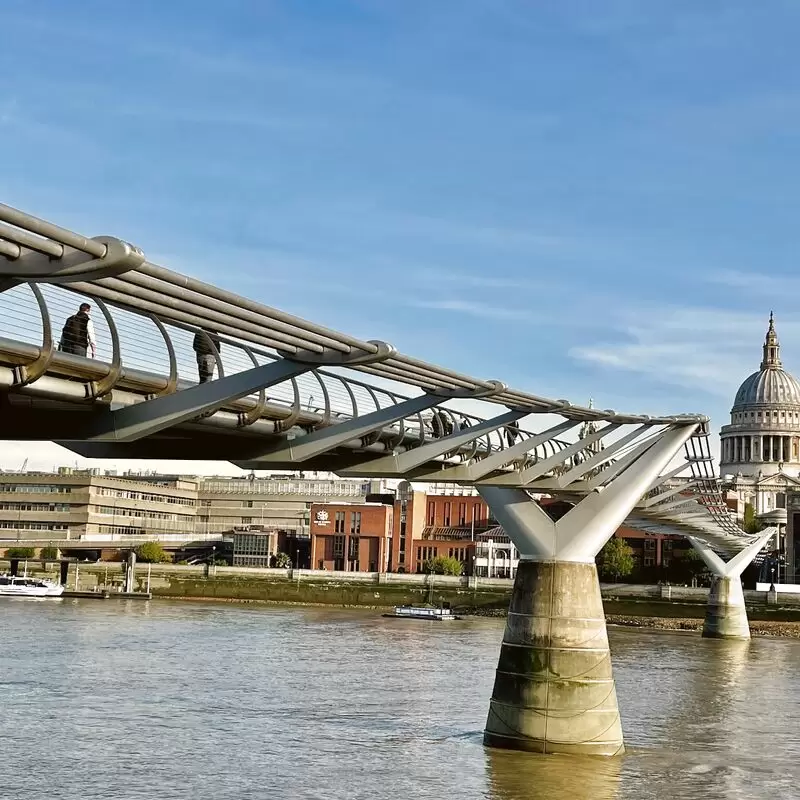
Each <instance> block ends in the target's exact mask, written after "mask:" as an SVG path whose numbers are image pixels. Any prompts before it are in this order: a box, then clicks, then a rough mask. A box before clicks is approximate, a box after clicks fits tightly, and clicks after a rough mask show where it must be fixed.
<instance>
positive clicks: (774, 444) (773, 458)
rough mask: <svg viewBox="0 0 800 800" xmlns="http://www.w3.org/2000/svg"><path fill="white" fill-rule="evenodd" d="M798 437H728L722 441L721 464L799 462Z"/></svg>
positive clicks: (770, 435)
mask: <svg viewBox="0 0 800 800" xmlns="http://www.w3.org/2000/svg"><path fill="white" fill-rule="evenodd" d="M799 448H800V437H798V436H797V435H788V436H787V435H784V434H757V435H752V434H747V435H728V436H726V437H725V438H724V439H723V440H722V462H723V463H727V464H731V463H733V464H746V463H749V462H759V461H760V462H769V463H773V462H774V463H784V464H786V463H790V462H796V461H798V460H800V458H798V449H799Z"/></svg>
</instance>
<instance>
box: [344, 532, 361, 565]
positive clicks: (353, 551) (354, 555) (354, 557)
mask: <svg viewBox="0 0 800 800" xmlns="http://www.w3.org/2000/svg"><path fill="white" fill-rule="evenodd" d="M359 541H360V540H359V538H358V536H351V537H350V544H349V546H348V547H349V552H348V553H347V557H348V558H349V559H350V561H358V543H359Z"/></svg>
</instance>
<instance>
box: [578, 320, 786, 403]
mask: <svg viewBox="0 0 800 800" xmlns="http://www.w3.org/2000/svg"><path fill="white" fill-rule="evenodd" d="M766 325H767V320H766V316H765V315H764V314H754V313H735V312H726V311H722V310H720V309H709V308H692V307H688V308H668V309H650V310H647V311H645V310H642V311H640V312H636V313H634V314H629V315H627V316H626V317H624V318H623V319H621V320H619V322H618V324H617V326H616V328H615V333H616V334H617V337H618V341H607V342H599V343H592V344H586V345H577V346H575V347H573V348H571V349H570V351H569V356H570V357H571V358H573V359H575V360H576V361H580V362H584V363H591V364H594V365H595V366H598V367H600V368H605V369H611V370H624V371H627V372H636V373H640V374H641V375H644V376H646V377H647V378H649V379H652V380H656V381H658V382H660V383H664V384H668V385H673V386H680V387H682V388H687V389H691V390H694V391H697V392H704V393H706V394H710V395H712V396H716V397H719V398H725V399H726V400H728V401H730V400H732V399H733V395H734V393H735V391H736V389H737V388H738V386H739V385H740V384H741V382H742V380H744V378H745V377H746V376H747V375H749V374H750V373H751V372H753V371H754V370H756V369H757V368H758V364H759V363H760V360H761V349H760V348H761V343H762V340H763V337H764V333H765V331H766ZM778 334H779V337H780V339H781V344H782V346H783V351H782V356H783V359H784V363H786V364H787V368H788V369H790V371H791V369H792V367H791V365H792V363H794V364H798V365H800V321H798V320H797V319H796V318H792V317H788V316H787V317H783V318H781V319H779V320H778Z"/></svg>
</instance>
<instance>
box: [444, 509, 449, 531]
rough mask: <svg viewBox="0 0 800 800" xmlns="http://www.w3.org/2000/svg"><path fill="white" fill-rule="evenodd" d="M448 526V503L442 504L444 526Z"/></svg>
mask: <svg viewBox="0 0 800 800" xmlns="http://www.w3.org/2000/svg"><path fill="white" fill-rule="evenodd" d="M449 525H450V503H445V504H444V526H445V528H447V527H448V526H449Z"/></svg>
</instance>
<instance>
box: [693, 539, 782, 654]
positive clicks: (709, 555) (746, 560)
mask: <svg viewBox="0 0 800 800" xmlns="http://www.w3.org/2000/svg"><path fill="white" fill-rule="evenodd" d="M774 533H775V529H774V528H768V529H767V530H765V531H763V532H762V534H761V536H759V537H758V539H756V540H755V541H754V542H753V543H752V544H751V545H749V546H748V547H746V548H745V549H744V550H741V551H740V552H739V553H737V554H736V555H735V556H734V557H733V558H732V559H731V560H730V561H723V560H722V559H721V558H720V557H719V556H718V555H717V554H716V553H715V552H714V551H713V550H712V549H711V548H710V547H709V546H708V545H707V544H706V543H705V542H703V541H701V540H700V539H695V538H694V537H693V536H687V537H686V538H687V539H688V540H689V541H690V542H691V544H692V547H694V549H695V550H697V552H698V553H699V554H700V556H701V557H702V559H703V561H705V562H706V566H707V567H708V568H709V569H710V570H711V573H712V575H713V577H712V579H711V589H710V590H709V592H708V605H707V606H706V618H705V622H703V636H704V637H706V638H709V639H749V638H750V624H749V623H748V621H747V609H746V608H745V605H744V593H743V592H742V573H743V572H744V571H745V569H747V567H748V566H749V565H750V564H751V563H752V561H753V559H754V558H755V557H756V556H757V555H758V554H759V553H760V552H761V549H762V548H763V547H764V545H765V544H766V543H767V540H768V539H769V538H770V536H772V535H773V534H774Z"/></svg>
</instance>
